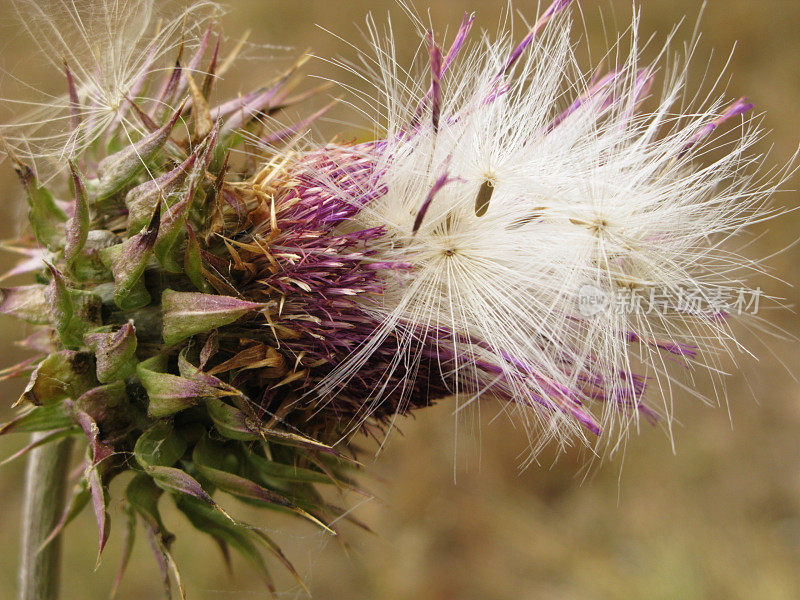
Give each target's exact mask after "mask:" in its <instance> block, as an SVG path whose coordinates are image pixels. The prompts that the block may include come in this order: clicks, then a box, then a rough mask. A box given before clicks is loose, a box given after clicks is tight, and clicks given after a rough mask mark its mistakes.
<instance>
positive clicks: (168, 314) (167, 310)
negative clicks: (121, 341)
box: [161, 290, 268, 346]
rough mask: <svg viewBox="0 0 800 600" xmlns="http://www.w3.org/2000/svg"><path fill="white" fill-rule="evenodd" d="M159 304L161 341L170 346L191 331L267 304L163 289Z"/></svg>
mask: <svg viewBox="0 0 800 600" xmlns="http://www.w3.org/2000/svg"><path fill="white" fill-rule="evenodd" d="M161 305H162V309H163V311H164V332H163V336H164V343H165V344H166V345H167V346H174V345H175V344H177V343H179V342H181V341H183V340H185V339H186V338H189V337H191V336H193V335H195V334H198V333H204V332H206V331H210V330H212V329H216V328H217V327H222V326H223V325H228V324H230V323H233V322H234V321H236V320H237V319H239V318H241V317H243V316H244V315H246V314H247V313H249V312H252V311H256V310H263V309H264V308H266V307H267V306H268V305H267V304H264V303H260V302H248V301H246V300H240V299H239V298H233V297H231V296H219V295H217V294H202V293H200V292H175V291H173V290H164V294H163V295H162V297H161Z"/></svg>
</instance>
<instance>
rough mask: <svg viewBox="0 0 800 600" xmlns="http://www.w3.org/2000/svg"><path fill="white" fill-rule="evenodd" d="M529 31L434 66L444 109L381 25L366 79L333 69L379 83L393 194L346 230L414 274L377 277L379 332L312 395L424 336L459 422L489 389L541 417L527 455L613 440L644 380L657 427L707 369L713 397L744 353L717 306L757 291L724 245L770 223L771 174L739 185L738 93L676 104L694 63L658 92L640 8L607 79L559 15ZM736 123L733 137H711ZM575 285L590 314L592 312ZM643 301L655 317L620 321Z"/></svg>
mask: <svg viewBox="0 0 800 600" xmlns="http://www.w3.org/2000/svg"><path fill="white" fill-rule="evenodd" d="M562 4H565V3H562ZM465 24H471V21H468V20H465ZM540 29H541V30H540V31H539V32H538V35H536V36H535V37H534V39H533V42H532V43H531V44H530V46H529V47H527V48H526V49H525V50H524V52H523V53H522V54H521V55H520V57H519V59H518V61H517V62H516V64H514V65H513V67H512V68H511V69H508V68H507V67H508V61H509V56H511V55H512V53H513V52H514V50H515V44H513V43H512V42H511V40H510V39H509V38H507V37H501V39H499V40H492V39H490V38H489V37H488V36H487V35H486V34H485V33H484V34H483V35H480V34H475V33H474V32H473V33H472V37H473V38H477V41H475V42H467V44H466V45H465V46H464V47H463V48H462V50H461V52H460V53H459V55H458V56H457V57H456V58H455V60H453V62H452V64H449V63H448V60H449V56H448V54H445V61H444V62H445V64H446V65H448V68H447V70H446V72H444V73H441V93H440V95H436V94H435V93H434V94H431V90H432V87H431V86H432V84H431V79H432V78H431V77H430V75H429V73H430V71H431V68H430V66H429V64H428V55H429V49H428V47H427V46H426V43H427V42H423V44H422V45H421V46H420V50H419V52H418V53H417V56H418V59H419V61H420V64H417V65H414V66H413V67H412V68H410V69H406V68H404V67H403V66H401V65H399V64H398V62H397V61H396V59H395V54H394V41H393V39H392V38H391V31H390V28H389V29H388V30H387V31H388V34H387V31H379V29H378V28H377V27H376V26H375V25H374V22H372V21H370V29H369V39H370V43H371V46H372V47H371V50H370V52H368V53H365V54H364V55H363V57H362V62H363V64H364V65H365V66H366V68H365V69H358V68H356V67H353V66H352V65H350V64H343V63H341V64H340V66H342V67H344V68H346V69H347V70H349V71H351V72H357V73H359V74H360V75H361V76H362V77H363V78H364V81H366V82H367V84H368V85H371V86H373V88H374V90H376V93H375V94H374V96H372V95H362V100H364V103H363V109H362V110H363V112H365V113H366V112H369V111H370V109H371V107H378V108H379V112H380V113H381V115H380V116H379V117H376V123H379V125H380V127H381V128H382V131H381V137H382V139H383V141H382V142H381V143H380V144H378V145H377V146H375V148H372V147H370V148H369V149H368V150H367V153H368V154H369V155H370V156H371V157H373V158H374V160H375V163H376V169H377V171H378V172H380V173H381V183H382V184H384V185H385V186H386V188H387V190H388V191H387V193H386V194H385V195H383V196H382V197H380V198H378V199H377V200H375V201H373V202H371V203H370V204H369V206H368V207H366V208H365V209H364V210H362V211H361V214H360V221H359V223H358V224H357V227H383V228H385V229H386V231H387V235H386V236H385V238H384V242H383V246H382V247H381V248H380V255H379V256H380V259H382V260H403V261H408V262H410V263H411V264H412V265H413V269H411V270H410V271H408V272H403V273H401V274H399V275H398V274H396V273H392V274H390V275H387V277H386V281H385V283H386V286H387V293H386V295H385V297H384V298H383V302H382V304H381V305H380V306H378V307H369V308H368V310H370V311H372V312H373V313H374V314H375V315H376V316H377V317H378V318H379V320H380V321H381V323H382V325H381V327H380V328H379V329H378V330H377V331H376V333H375V336H374V340H373V341H372V342H371V343H369V344H367V345H365V346H364V347H362V348H361V349H360V350H359V351H357V352H356V353H354V355H353V356H352V357H351V359H350V360H349V361H347V362H346V363H345V364H344V365H342V366H341V367H340V368H339V369H337V370H336V371H335V372H334V373H333V374H332V375H331V377H330V378H329V380H328V382H327V383H326V384H325V385H324V386H323V388H324V389H325V390H331V389H334V388H336V387H337V386H343V385H346V382H347V380H348V378H349V377H351V376H352V375H353V374H354V373H355V372H356V371H357V370H358V368H359V366H360V365H361V364H363V362H364V361H366V360H367V359H368V357H369V354H370V351H371V349H372V348H373V347H375V346H376V345H377V344H378V343H380V341H381V340H383V339H384V338H385V337H387V336H397V337H398V338H399V339H401V340H403V341H402V344H401V345H402V347H403V349H404V352H405V354H404V355H402V356H398V358H397V362H398V363H400V362H401V361H407V362H409V363H412V364H413V363H414V362H415V361H416V360H418V359H417V358H415V354H414V353H415V352H419V351H420V347H421V345H422V342H421V339H422V337H423V336H422V335H421V334H420V332H421V331H423V332H427V335H429V336H434V337H436V336H438V335H440V333H439V332H440V331H446V332H448V335H450V336H451V337H449V338H448V339H449V340H451V341H450V345H451V346H453V345H455V351H456V354H457V355H458V358H456V359H455V360H452V359H450V358H448V359H447V360H446V361H442V365H441V369H442V371H443V372H448V373H453V374H454V381H455V383H454V387H453V390H452V391H453V392H454V394H456V395H457V396H458V397H459V398H460V400H459V402H460V404H459V408H460V407H462V406H465V405H469V404H471V403H473V402H474V401H475V400H476V399H478V398H479V397H481V396H483V395H489V396H491V395H499V396H500V397H503V398H506V399H507V400H510V402H509V404H508V406H513V407H515V409H516V410H515V411H514V413H515V414H516V415H519V416H520V417H521V418H522V419H523V421H524V422H525V423H526V425H531V428H530V430H531V435H530V438H531V442H532V448H533V449H534V450H538V449H539V448H541V446H542V445H544V444H545V443H546V442H548V441H549V440H550V439H553V438H555V439H557V440H558V441H559V442H561V443H568V442H569V440H571V439H574V438H575V437H576V436H577V437H579V438H581V439H584V440H587V439H592V437H593V436H591V435H587V434H585V432H586V431H587V429H588V430H589V431H592V430H594V429H595V428H601V429H603V430H604V431H605V432H607V434H608V435H604V436H603V437H602V438H601V440H602V444H604V445H609V446H610V447H611V448H615V447H616V446H617V444H618V443H619V442H621V441H622V440H623V439H624V438H623V436H622V435H621V434H623V433H625V432H626V431H627V430H628V429H629V428H630V427H631V425H634V426H635V425H637V424H638V420H639V416H640V415H642V414H645V415H647V416H652V414H653V413H652V412H650V409H647V408H645V407H644V406H642V403H643V401H644V399H645V392H644V390H643V387H644V385H645V382H646V387H647V388H648V393H647V395H646V396H647V397H649V398H650V400H651V402H652V401H653V400H654V401H655V403H656V405H657V406H660V410H659V411H658V412H661V413H663V415H664V416H666V417H667V420H668V421H669V419H670V418H671V414H672V409H671V404H672V396H673V394H674V393H676V392H680V393H686V392H688V393H691V394H697V392H694V391H692V389H691V386H689V385H687V384H686V383H684V382H683V380H682V378H681V375H682V374H683V375H685V374H688V375H689V379H690V380H691V379H692V378H693V376H694V375H693V374H694V373H695V372H697V371H706V372H707V373H709V374H710V375H711V379H712V380H713V381H714V383H715V386H714V387H715V390H716V391H717V393H719V394H721V393H722V390H721V387H719V383H720V382H719V375H720V374H721V366H720V364H721V363H719V358H718V355H719V353H720V351H726V352H730V351H732V350H734V349H737V348H738V346H737V342H736V341H735V339H734V337H733V334H732V332H731V330H730V324H729V320H730V319H729V316H730V315H729V316H725V315H724V314H723V313H725V312H728V313H731V312H737V310H736V307H734V309H732V310H731V309H730V307H729V308H728V309H726V308H724V307H723V306H722V304H721V301H722V300H723V299H725V300H727V301H729V304H730V302H732V301H733V300H732V299H735V300H737V301H741V299H742V297H745V298H746V300H747V301H749V302H750V304H751V305H752V301H753V299H754V298H757V292H756V291H754V290H750V289H749V288H748V286H747V283H746V280H745V278H746V276H747V273H748V271H753V270H757V269H758V268H759V267H758V264H757V263H755V262H753V261H751V260H747V259H745V258H742V257H740V256H739V255H737V254H736V252H735V251H734V250H733V247H734V246H735V244H736V240H735V238H738V236H739V235H740V234H741V233H742V231H743V229H744V228H746V227H747V226H748V225H750V224H752V223H754V222H757V221H759V220H762V219H764V218H767V217H769V216H771V215H772V213H771V212H770V210H769V209H768V208H766V207H765V201H766V199H767V197H768V196H769V195H770V193H771V192H772V191H774V189H775V186H776V185H777V184H778V183H779V180H780V177H779V176H765V177H762V178H760V179H758V180H757V179H755V178H754V176H753V175H752V174H751V173H752V172H753V167H754V166H758V163H759V162H760V160H759V158H758V157H754V156H752V155H751V154H750V153H749V151H750V150H751V148H752V146H753V144H754V142H756V141H757V140H758V139H759V137H760V135H761V134H760V132H759V130H758V129H757V127H756V125H755V124H754V122H753V120H752V118H751V117H742V116H741V115H743V114H745V113H746V112H747V110H748V109H749V106H747V105H746V102H745V101H744V100H740V101H737V102H735V103H733V104H728V103H726V102H724V101H723V100H722V99H720V100H717V101H711V102H706V103H705V104H704V105H702V106H691V105H689V106H687V105H686V91H685V85H684V84H685V78H686V77H685V76H686V65H685V63H684V64H682V65H681V64H678V65H677V68H676V67H673V68H672V74H671V76H669V77H668V80H667V82H666V83H665V84H664V87H663V92H662V93H661V96H660V98H656V97H655V95H654V94H651V92H650V89H651V86H652V83H653V79H654V77H655V76H656V75H659V74H661V70H662V68H661V67H660V63H661V62H663V59H664V58H665V57H666V56H667V49H666V48H665V49H664V50H663V51H662V52H661V53H660V55H659V57H658V59H657V61H656V62H654V63H652V64H647V65H643V64H641V61H642V59H641V53H642V47H641V44H640V43H639V38H638V32H637V29H638V17H637V16H634V20H633V23H632V26H631V28H630V30H629V34H628V38H629V40H628V42H629V43H628V44H627V45H629V47H630V50H629V51H628V53H627V55H626V56H624V57H622V58H617V62H616V64H612V65H611V66H612V68H611V69H610V70H609V71H608V73H607V74H606V75H604V76H599V75H598V76H595V77H592V76H591V75H586V74H585V72H584V70H583V69H582V68H581V66H580V65H579V64H578V61H577V59H576V55H575V48H574V46H573V42H572V38H571V35H570V18H569V16H565V15H559V16H555V17H554V18H553V19H552V20H551V21H550V22H549V23H548V24H547V25H546V26H543V27H541V28H540ZM420 32H421V34H423V35H424V32H423V31H422V29H421V31H420ZM621 46H622V43H620V45H619V47H617V48H615V49H614V50H613V51H612V52H609V55H608V56H611V57H613V56H614V55H616V56H617V57H619V56H620V54H621V53H622V50H621ZM436 50H437V49H436V48H434V49H433V50H432V51H431V55H432V56H433V55H435V53H436ZM432 62H434V63H435V61H432ZM435 69H436V67H435V66H434V70H435ZM504 71H507V73H506V74H505V75H504V74H503V73H504ZM409 73H414V75H409ZM433 79H434V80H435V79H436V77H433ZM434 96H435V98H434ZM432 99H433V100H432ZM437 101H438V103H440V105H441V109H440V112H439V113H438V114H437V115H436V118H432V117H433V115H432V112H436V108H435V106H436V104H437ZM643 107H646V110H642V109H643ZM726 120H729V123H728V124H727V126H728V128H729V130H728V133H727V134H725V135H724V136H722V138H720V136H714V135H711V134H712V133H713V130H714V129H715V128H716V127H717V126H718V125H722V123H723V122H724V121H726ZM720 139H722V141H723V142H724V143H723V144H722V148H723V149H722V151H720V149H719V147H716V148H715V152H714V153H713V156H714V158H713V161H709V160H708V159H706V157H705V155H706V153H707V151H708V150H709V149H710V148H711V147H712V146H719V143H720ZM331 185H334V184H333V183H331ZM343 199H344V200H345V201H347V197H343ZM421 212H422V213H423V214H422V215H421ZM351 226H352V225H351ZM587 291H588V292H591V293H592V294H596V295H597V296H598V298H599V299H600V306H599V307H595V306H594V305H592V306H590V307H589V308H590V310H585V308H586V307H585V306H582V304H581V302H583V301H584V300H585V298H584V296H585V295H586V294H587ZM654 293H657V294H658V298H657V299H656V305H655V308H654V309H653V307H652V306H651V310H649V311H648V310H646V307H645V308H644V309H634V310H618V309H617V308H618V306H619V300H620V298H623V299H624V298H628V297H631V299H633V298H635V297H640V298H644V299H646V300H652V299H653V294H654ZM662 296H663V298H662ZM689 297H691V298H694V301H693V302H689V301H688V300H687V298H689ZM659 300H661V301H662V302H663V305H659V304H658V301H659ZM603 303H606V304H605V309H604V306H603ZM612 305H613V306H612ZM738 308H743V306H738ZM744 308H746V307H744ZM449 332H455V335H454V336H452V334H450V333H449ZM453 337H455V338H456V339H459V340H461V341H457V342H452V339H453ZM487 364H489V365H494V366H496V367H499V369H500V370H501V374H498V371H497V369H489V370H488V371H487V370H486V369H484V368H482V366H481V365H487ZM391 368H392V367H390V370H391ZM681 372H682V373H681ZM635 373H636V374H638V375H636V376H635V375H634V374H635ZM385 393H386V390H384V389H382V388H381V387H380V386H378V387H377V388H376V392H375V398H373V399H372V400H373V401H374V402H378V401H380V397H381V395H382V394H385ZM637 407H639V409H638V410H637ZM590 413H591V414H590ZM591 415H593V416H591Z"/></svg>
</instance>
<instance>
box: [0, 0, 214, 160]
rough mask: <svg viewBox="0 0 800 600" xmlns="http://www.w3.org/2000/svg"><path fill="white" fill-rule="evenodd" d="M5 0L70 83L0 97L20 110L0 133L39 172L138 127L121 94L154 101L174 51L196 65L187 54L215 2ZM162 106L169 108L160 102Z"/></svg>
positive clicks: (137, 133)
mask: <svg viewBox="0 0 800 600" xmlns="http://www.w3.org/2000/svg"><path fill="white" fill-rule="evenodd" d="M12 1H13V5H14V8H15V9H16V12H17V14H18V20H19V23H20V25H21V26H22V27H23V28H24V30H25V34H26V35H27V37H28V38H29V40H30V41H31V43H32V44H34V45H35V46H36V47H37V50H38V53H34V54H35V55H36V56H40V57H42V58H44V59H45V60H46V61H47V62H49V63H50V65H51V66H52V67H53V69H54V70H55V71H56V73H57V79H58V81H60V82H63V81H65V77H66V76H67V74H68V76H69V78H71V80H72V83H73V90H72V91H73V93H72V94H71V93H70V90H69V86H68V85H67V84H66V83H64V84H61V86H60V87H59V92H58V93H55V94H52V93H47V92H44V91H40V90H37V89H36V88H32V91H33V92H34V95H33V96H32V97H31V98H29V99H25V100H19V99H16V98H15V99H11V98H5V99H1V100H0V103H2V104H6V105H8V106H9V107H10V108H11V109H12V110H13V112H14V113H16V114H22V115H23V116H22V117H21V118H19V119H17V120H16V121H14V122H11V123H9V124H7V125H3V126H2V128H0V133H2V135H3V137H4V138H5V140H6V142H7V143H8V144H10V145H11V146H12V147H14V149H15V152H16V153H17V154H18V155H19V156H20V157H21V158H22V159H24V160H27V161H30V162H33V163H36V164H37V166H38V170H39V171H40V175H41V174H42V172H45V173H44V174H45V175H46V172H47V171H50V170H61V169H63V168H65V167H64V165H65V164H66V159H67V158H68V157H72V156H78V155H80V154H81V153H82V152H84V151H85V150H86V149H87V148H89V147H91V146H92V145H93V144H94V143H95V142H97V141H98V140H100V139H101V138H102V136H103V134H104V133H105V132H106V131H108V130H109V129H112V128H116V127H117V126H119V125H121V126H122V127H123V128H124V129H125V131H126V132H129V137H130V138H131V139H137V138H138V137H139V136H140V135H141V134H142V133H143V132H144V131H145V128H144V127H143V125H142V123H141V121H140V120H139V119H138V118H137V117H136V116H135V113H134V111H133V110H131V107H130V105H129V100H134V99H135V100H141V99H142V98H147V99H149V100H154V101H157V99H158V97H159V92H160V90H159V89H155V88H156V87H157V86H158V85H161V83H160V81H161V80H162V79H163V78H165V77H166V78H168V77H169V73H170V72H171V70H172V68H173V66H174V64H175V60H176V58H177V57H178V56H179V54H182V55H183V59H182V60H183V63H182V66H183V67H184V68H188V69H189V70H191V69H192V68H194V69H196V68H197V65H194V67H192V66H190V65H188V64H187V62H188V60H187V59H188V58H189V57H191V56H192V54H193V53H194V51H195V49H196V48H197V47H198V46H199V44H201V42H202V38H203V34H204V29H205V25H206V24H207V23H208V22H209V20H210V19H212V18H213V17H214V16H215V15H217V14H219V8H218V6H217V5H216V4H214V3H212V2H204V1H200V2H195V3H193V4H191V5H189V6H188V7H187V8H186V9H185V10H184V11H182V12H180V14H178V16H175V13H173V12H169V13H168V15H167V16H166V17H162V14H161V12H162V11H161V8H163V7H160V6H159V4H160V3H157V2H155V0H100V1H96V2H85V3H76V2H74V1H72V0H52V1H48V2H38V1H36V0H12ZM181 49H182V52H181ZM195 75H196V74H195ZM7 76H8V77H9V78H13V76H12V75H11V74H7ZM153 80H156V81H158V82H159V83H154V81H153ZM20 83H21V84H22V85H23V86H25V87H30V84H29V83H27V82H24V81H21V82H20ZM61 90H63V93H62V91H61ZM76 96H77V97H76ZM182 99H183V98H181V99H180V100H182ZM76 107H77V108H76ZM169 109H174V107H164V110H165V111H167V110H169ZM76 123H79V124H77V125H76Z"/></svg>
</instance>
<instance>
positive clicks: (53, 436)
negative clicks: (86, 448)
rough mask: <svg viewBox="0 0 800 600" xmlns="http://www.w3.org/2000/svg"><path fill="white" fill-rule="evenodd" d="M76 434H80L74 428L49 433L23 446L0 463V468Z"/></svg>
mask: <svg viewBox="0 0 800 600" xmlns="http://www.w3.org/2000/svg"><path fill="white" fill-rule="evenodd" d="M77 433H80V430H78V429H77V428H76V427H65V428H64V429H56V430H55V431H51V432H50V433H48V434H47V435H45V436H43V437H40V438H39V439H37V440H35V441H33V442H31V443H30V444H28V445H27V446H25V447H24V448H23V449H22V450H19V451H18V452H15V453H14V454H12V455H11V456H9V457H8V458H6V459H5V460H4V461H3V462H0V467H2V466H3V465H6V464H8V463H10V462H11V461H13V460H16V459H18V458H20V457H22V456H25V455H26V454H27V453H28V452H30V451H31V450H35V449H36V448H39V447H41V446H44V445H46V444H49V443H50V442H55V441H57V440H60V439H63V438H65V437H68V436H70V435H75V434H77Z"/></svg>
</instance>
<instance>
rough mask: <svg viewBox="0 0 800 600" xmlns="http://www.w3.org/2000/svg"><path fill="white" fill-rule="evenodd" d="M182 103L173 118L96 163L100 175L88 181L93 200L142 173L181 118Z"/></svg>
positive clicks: (113, 191)
mask: <svg viewBox="0 0 800 600" xmlns="http://www.w3.org/2000/svg"><path fill="white" fill-rule="evenodd" d="M185 104H186V103H185V102H184V104H182V105H181V106H180V107H179V108H178V110H177V111H175V113H174V114H173V116H172V118H171V119H170V120H169V122H167V123H166V124H165V125H164V126H163V127H161V128H160V129H157V130H156V131H154V132H153V133H151V134H149V135H147V136H145V137H144V138H142V139H141V140H139V141H138V142H136V143H134V144H126V145H125V146H124V148H123V149H122V150H121V151H120V152H117V153H116V154H112V155H111V156H107V157H106V158H104V159H103V160H102V161H100V165H99V166H98V169H97V171H98V174H99V179H97V180H93V181H91V182H90V188H91V191H92V192H93V199H94V200H95V202H97V201H100V200H104V199H106V198H108V197H109V196H113V195H114V194H116V193H117V192H119V191H121V190H122V189H123V188H124V187H125V186H126V185H128V184H129V183H130V182H131V181H132V180H133V178H134V177H136V175H138V174H139V173H141V172H142V171H143V170H144V168H145V166H146V165H147V164H149V163H150V162H151V161H152V160H153V159H154V158H155V157H156V156H157V154H158V153H159V151H160V150H161V148H163V147H164V144H166V143H167V140H169V136H170V134H171V133H172V130H173V129H174V128H175V125H176V124H177V123H178V119H180V116H181V113H182V112H183V108H184V106H185Z"/></svg>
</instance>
